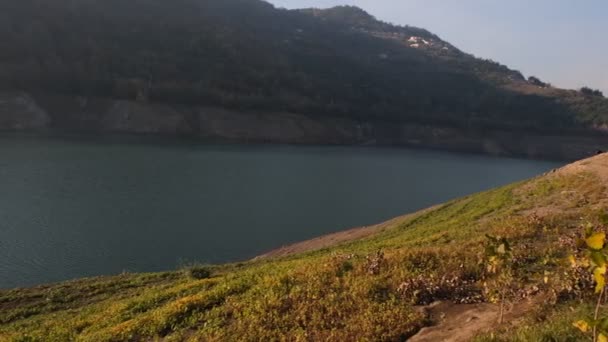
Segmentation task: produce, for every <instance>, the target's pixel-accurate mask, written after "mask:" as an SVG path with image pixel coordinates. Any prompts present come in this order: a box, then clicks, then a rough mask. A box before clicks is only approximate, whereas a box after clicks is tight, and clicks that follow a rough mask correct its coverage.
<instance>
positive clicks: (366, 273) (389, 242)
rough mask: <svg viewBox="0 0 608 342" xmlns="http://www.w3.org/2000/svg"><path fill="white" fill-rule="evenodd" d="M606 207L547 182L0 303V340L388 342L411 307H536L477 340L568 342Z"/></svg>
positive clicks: (595, 186) (409, 324) (8, 295)
mask: <svg viewBox="0 0 608 342" xmlns="http://www.w3.org/2000/svg"><path fill="white" fill-rule="evenodd" d="M607 204H608V197H606V188H605V187H604V186H603V185H602V183H601V181H600V179H599V178H598V176H597V175H596V174H593V173H591V172H587V171H581V172H577V173H566V172H556V173H551V174H548V175H545V176H542V177H539V178H537V179H533V180H530V181H526V182H521V183H517V184H513V185H509V186H506V187H502V188H499V189H495V190H491V191H487V192H484V193H480V194H476V195H472V196H468V197H465V198H462V199H459V200H455V201H452V202H449V203H446V204H444V205H442V206H439V207H436V208H433V209H429V210H426V211H422V212H419V213H416V214H414V215H411V216H408V217H405V218H402V219H400V220H397V221H394V223H393V225H392V226H391V227H390V228H389V229H386V230H383V231H382V232H379V233H377V234H376V235H374V236H371V237H369V238H365V239H361V240H356V241H352V242H349V243H345V244H341V245H338V246H334V247H331V248H326V249H322V250H317V251H311V252H307V253H303V254H298V255H291V256H287V257H283V258H278V259H262V260H254V261H249V262H244V263H239V264H230V265H221V266H195V267H191V268H186V270H185V271H176V272H168V273H159V274H121V275H119V276H115V277H101V278H92V279H83V280H77V281H71V282H66V283H60V284H56V285H48V286H40V287H35V288H28V289H15V290H10V291H0V340H7V341H96V342H97V341H133V340H156V339H158V340H160V339H161V338H162V340H163V341H183V340H186V341H188V340H189V341H199V340H203V341H225V340H231V339H232V338H234V336H239V337H240V338H239V339H240V340H243V341H259V340H290V341H308V340H314V341H350V340H369V341H398V340H404V339H406V338H408V337H410V336H412V335H414V334H415V333H416V332H418V331H419V330H420V329H421V328H422V327H424V326H428V325H430V324H432V323H433V322H432V319H431V318H430V317H429V316H427V315H426V314H425V313H424V312H423V311H421V310H419V309H417V308H416V305H426V304H430V303H432V302H434V301H437V300H443V301H449V302H453V303H457V304H467V303H501V306H503V305H504V306H505V307H506V308H507V309H508V307H509V305H510V304H511V303H518V302H521V301H524V300H527V299H536V298H541V299H542V300H541V301H540V302H541V304H539V305H537V307H534V308H533V309H530V311H529V312H527V313H526V315H525V317H524V319H523V323H521V324H519V325H518V326H517V327H515V329H514V328H513V327H512V326H510V325H509V324H508V323H509V322H505V323H504V324H498V325H492V328H493V331H492V333H491V334H488V335H480V336H479V337H478V339H479V340H480V341H507V340H509V341H510V340H515V341H530V340H538V341H566V340H579V339H583V338H584V336H585V335H584V333H583V332H581V331H579V330H578V329H576V328H575V327H574V326H573V324H572V323H573V321H574V318H573V317H580V318H581V319H583V318H584V317H593V312H594V310H595V307H594V305H593V303H594V300H593V297H594V296H593V288H594V287H595V284H594V283H593V280H592V278H591V277H590V276H589V273H588V271H587V270H586V269H585V268H583V267H573V266H572V263H571V260H570V259H569V256H570V255H572V254H573V251H576V258H577V260H578V259H580V260H583V257H582V256H583V255H585V253H586V252H584V251H583V250H582V249H579V247H577V246H578V245H577V241H578V240H579V239H580V236H579V233H580V231H581V229H580V225H581V222H590V223H591V224H592V225H593V227H597V229H596V230H595V231H596V232H600V231H603V230H604V229H605V226H604V223H603V222H604V221H606V217H605V216H606V214H605V211H604V210H605V208H606V205H607ZM486 234H487V235H489V236H491V237H492V238H490V239H488V238H487V237H486ZM495 236H496V238H495ZM498 236H500V238H497V237H498ZM590 237H591V238H592V236H591V235H590ZM592 247H593V246H592ZM595 298H596V299H597V297H595ZM573 312H574V314H575V316H573ZM501 316H502V314H501ZM495 319H496V321H498V320H499V317H495ZM590 326H591V324H590ZM598 336H599V335H598Z"/></svg>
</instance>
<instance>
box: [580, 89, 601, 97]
mask: <svg viewBox="0 0 608 342" xmlns="http://www.w3.org/2000/svg"><path fill="white" fill-rule="evenodd" d="M581 93H583V94H584V95H587V96H599V97H604V93H602V92H601V91H600V90H597V89H591V88H589V87H582V88H581Z"/></svg>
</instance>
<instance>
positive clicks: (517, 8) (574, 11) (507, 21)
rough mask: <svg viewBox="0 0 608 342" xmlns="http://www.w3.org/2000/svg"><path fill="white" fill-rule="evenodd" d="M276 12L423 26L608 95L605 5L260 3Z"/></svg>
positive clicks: (508, 0) (445, 0)
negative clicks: (357, 13) (339, 12)
mask: <svg viewBox="0 0 608 342" xmlns="http://www.w3.org/2000/svg"><path fill="white" fill-rule="evenodd" d="M268 1H269V2H270V3H273V4H274V5H275V6H277V7H285V8H302V7H319V8H324V7H331V6H335V5H355V6H358V7H361V8H363V9H364V10H366V11H367V12H369V13H370V14H372V15H374V16H375V17H377V18H378V19H380V20H383V21H388V22H391V23H395V24H400V25H406V24H407V25H412V26H418V27H422V28H426V29H428V30H429V31H431V32H433V33H435V34H437V35H439V36H440V37H441V38H442V39H444V40H446V41H448V42H450V43H452V44H454V45H455V46H457V47H458V48H460V49H461V50H463V51H466V52H469V53H472V54H474V55H476V56H479V57H483V58H491V59H493V60H496V61H499V62H501V63H503V64H506V65H508V66H509V67H511V68H513V69H517V70H520V71H521V72H522V73H524V75H526V76H530V75H535V76H538V77H540V78H541V79H542V80H544V81H546V82H549V83H552V84H554V85H556V86H559V87H563V88H580V87H581V86H583V85H589V86H591V87H593V88H599V89H601V90H603V91H604V94H606V95H608V1H607V0H581V1H577V0H500V1H499V0H268Z"/></svg>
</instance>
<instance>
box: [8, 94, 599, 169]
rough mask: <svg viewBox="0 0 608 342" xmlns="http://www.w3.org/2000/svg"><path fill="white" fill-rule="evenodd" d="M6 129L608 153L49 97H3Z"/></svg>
mask: <svg viewBox="0 0 608 342" xmlns="http://www.w3.org/2000/svg"><path fill="white" fill-rule="evenodd" d="M0 131H9V132H41V133H46V134H48V133H52V134H73V133H79V134H89V135H91V134H94V135H104V134H115V133H129V134H148V135H156V136H180V137H188V138H192V139H197V140H202V141H210V142H229V143H273V144H277V143H278V144H305V145H376V146H404V147H417V148H429V149H437V150H445V151H453V152H469V153H482V154H486V155H492V156H508V157H525V158H533V159H548V160H559V161H571V160H576V159H582V158H585V157H588V156H591V155H593V154H595V153H596V152H597V151H599V150H605V149H607V148H608V136H607V135H602V134H599V133H594V134H588V133H580V134H579V133H577V134H575V133H571V134H557V133H540V132H521V131H519V132H513V131H508V130H501V129H494V130H480V129H464V128H454V127H441V126H430V125H422V124H415V123H385V122H361V121H355V120H352V119H348V118H338V117H333V118H332V117H314V116H307V115H301V114H296V113H287V112H283V113H266V112H264V113H262V112H241V111H235V110H228V109H223V108H219V107H190V106H177V105H171V106H170V105H164V104H153V103H144V102H135V101H124V100H111V99H100V98H85V97H69V96H59V95H48V94H36V95H32V94H26V93H15V92H13V93H0Z"/></svg>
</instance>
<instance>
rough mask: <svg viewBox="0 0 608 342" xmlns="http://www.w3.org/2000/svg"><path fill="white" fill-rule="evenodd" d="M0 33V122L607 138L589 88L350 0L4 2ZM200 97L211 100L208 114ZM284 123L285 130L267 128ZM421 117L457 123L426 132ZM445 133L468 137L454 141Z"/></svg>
mask: <svg viewBox="0 0 608 342" xmlns="http://www.w3.org/2000/svg"><path fill="white" fill-rule="evenodd" d="M0 44H1V45H2V46H1V49H0V91H2V92H1V93H0V128H4V129H8V130H14V129H52V130H62V131H66V130H67V131H71V132H73V131H78V132H82V131H84V132H116V131H119V132H123V131H124V132H139V133H142V132H143V133H166V134H180V135H194V136H203V137H208V138H225V139H228V140H236V141H268V142H293V143H346V144H351V143H372V144H373V143H378V144H397V145H421V146H428V147H438V148H446V146H444V145H454V146H457V147H455V148H456V149H460V150H462V149H464V150H466V149H471V150H476V149H482V150H488V148H486V147H483V146H484V144H486V145H487V143H484V141H485V142H487V141H488V140H492V141H491V145H492V146H500V148H499V150H500V151H501V152H500V153H501V154H524V155H530V154H532V155H534V153H537V154H540V155H543V152H538V151H537V150H541V151H542V148H541V147H542V146H543V145H544V146H549V145H559V146H560V147H559V149H560V150H565V149H568V146H569V143H565V142H563V141H553V140H551V142H550V143H538V142H536V143H533V142H531V143H530V145H533V144H540V147H538V148H534V150H535V151H537V152H534V153H532V152H530V151H527V150H522V147H520V146H509V145H508V144H507V145H505V144H504V141H503V140H504V139H502V140H501V138H500V136H501V135H500V133H501V132H505V131H506V132H519V133H521V134H523V135H526V136H528V135H532V136H534V137H535V138H536V137H538V136H539V135H542V136H551V137H554V136H562V137H563V136H576V137H579V138H582V139H583V140H584V139H588V140H589V139H591V140H589V141H587V140H585V141H583V142H582V143H581V142H580V139H578V140H576V139H575V140H576V141H577V142H576V143H575V144H574V145H577V144H578V145H580V146H581V147H580V148H578V149H577V150H576V152H572V153H570V154H568V153H565V152H564V153H562V154H563V155H564V156H567V157H572V156H574V157H578V156H580V155H584V154H589V153H592V152H595V150H596V149H597V147H598V146H599V147H602V146H605V144H606V142H607V141H608V140H606V134H605V130H606V128H607V127H608V100H606V99H605V98H604V97H603V95H602V94H601V93H597V92H594V91H593V90H590V91H584V92H581V91H575V90H562V89H557V88H554V87H551V86H550V85H547V84H545V83H543V82H542V81H540V80H538V79H536V78H531V79H530V80H526V79H525V78H524V77H523V75H522V74H521V73H519V72H517V71H515V70H511V69H509V68H507V67H506V66H504V65H500V64H498V63H496V62H493V61H489V60H483V59H479V58H476V57H474V56H472V55H469V54H467V53H465V52H462V51H460V50H459V49H457V48H456V47H454V46H453V45H451V44H449V43H448V42H445V41H443V40H441V39H440V38H439V37H438V36H436V35H434V34H432V33H430V32H429V31H427V30H424V29H420V28H415V27H409V26H405V27H401V26H395V25H391V24H387V23H383V22H381V21H378V20H377V19H375V18H374V17H372V16H370V15H369V14H367V13H366V12H365V11H363V10H361V9H358V8H355V7H348V6H342V7H335V8H331V9H327V10H319V9H307V10H284V9H277V8H274V7H273V6H272V5H270V4H268V3H266V2H263V1H259V0H176V1H166V0H127V1H120V0H106V1H102V0H81V1H74V0H52V1H45V0H23V1H18V2H15V1H13V2H9V1H5V2H3V3H1V4H0ZM116 107H118V109H116ZM200 107H205V108H213V110H211V111H212V114H209V115H210V116H211V117H212V118H211V119H210V118H209V117H208V116H209V115H207V114H205V115H203V114H199V112H200ZM218 109H221V110H220V111H218ZM208 111H209V110H207V112H208ZM222 111H230V114H226V115H223V114H221V113H220V112H222ZM146 113H152V114H146ZM154 113H156V114H154ZM217 113H219V114H217ZM269 115H270V117H268V116H269ZM260 118H261V119H260ZM252 121H253V122H252ZM227 122H229V123H230V124H228V123H227ZM336 122H338V123H336ZM247 124H249V125H253V126H256V127H258V129H256V130H253V131H252V130H250V129H249V128H248V127H247ZM231 125H232V126H231ZM403 125H405V127H403ZM218 126H221V127H222V128H223V129H215V128H214V127H218ZM284 126H287V128H286V129H285V132H286V133H285V134H281V133H276V132H273V130H275V129H273V127H284ZM210 127H211V128H210ZM429 127H432V128H436V129H440V131H442V132H443V131H449V132H452V131H453V130H456V131H454V132H455V133H453V134H451V133H450V134H447V136H446V137H445V139H443V140H442V139H439V140H441V141H440V142H437V141H436V140H437V139H434V138H433V136H434V135H433V134H434V133H433V132H432V129H430V128H429ZM492 130H495V131H496V132H495V134H486V135H483V134H481V133H480V132H493V131H492ZM242 131H246V132H245V133H242ZM275 131H276V130H275ZM404 131H405V133H404ZM412 131H413V132H412ZM239 132H241V133H239ZM435 133H436V132H435ZM484 134H485V133H484ZM435 135H436V134H435ZM452 135H454V136H458V137H459V139H458V140H463V139H465V140H466V139H469V138H470V139H472V140H474V141H475V142H476V143H475V144H473V143H467V144H464V145H463V144H460V143H459V142H458V141H455V140H456V138H455V137H453V136H452ZM590 137H593V138H590ZM493 139H494V140H493ZM496 139H498V140H496ZM444 140H445V141H451V144H449V143H446V142H444ZM511 140H522V139H511ZM541 140H542V139H541ZM543 141H544V140H543ZM465 145H466V146H465ZM469 145H475V147H471V146H469ZM548 149H551V148H550V147H548ZM489 150H496V148H492V149H489ZM486 152H488V151H486ZM545 154H547V155H548V154H551V153H545Z"/></svg>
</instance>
